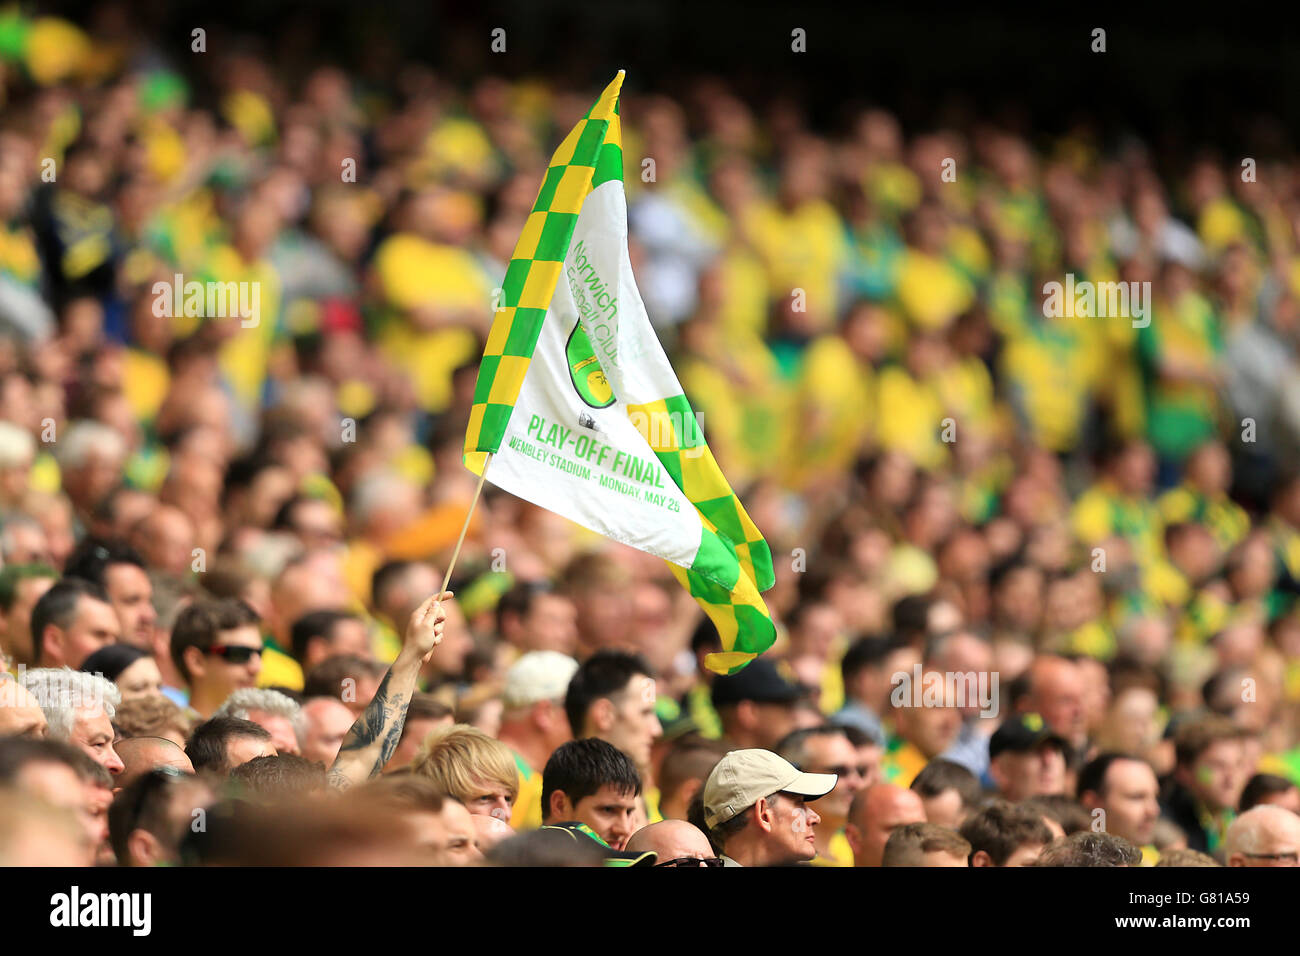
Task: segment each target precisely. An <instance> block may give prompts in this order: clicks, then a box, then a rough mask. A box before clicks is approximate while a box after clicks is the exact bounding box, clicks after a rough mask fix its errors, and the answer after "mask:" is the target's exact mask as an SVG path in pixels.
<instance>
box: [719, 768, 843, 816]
mask: <svg viewBox="0 0 1300 956" xmlns="http://www.w3.org/2000/svg"><path fill="white" fill-rule="evenodd" d="M838 779H839V778H838V777H836V775H835V774H833V773H803V772H802V771H801V770H799V768H798V767H796V766H795V765H794V764H792V763H790V761H788V760H784V759H782V758H781V757H778V756H777V755H776V754H774V753H772V751H770V750H733V751H731V752H730V753H729V754H727V755H726V756H725V757H723V758H722V759H721V760H719V761H718V764H717V766H716V767H714V768H713V772H712V773H710V774H709V779H708V780H706V781H705V782H704V822H705V823H707V824H708V825H709V826H711V827H716V826H717V825H718V824H719V823H726V822H727V821H728V820H730V819H731V818H732V817H734V816H736V814H738V813H742V812H744V811H745V810H748V809H749V808H750V807H752V806H753V805H754V804H756V803H757V802H758V801H759V800H760V799H761V798H762V797H770V796H771V795H772V794H774V793H778V792H781V791H785V792H786V793H797V794H799V795H800V796H801V797H806V798H808V799H810V800H815V799H817V798H818V797H824V796H826V794H828V793H830V792H831V791H832V790H834V789H835V783H836V781H837V780H838Z"/></svg>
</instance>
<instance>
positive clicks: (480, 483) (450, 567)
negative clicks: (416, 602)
mask: <svg viewBox="0 0 1300 956" xmlns="http://www.w3.org/2000/svg"><path fill="white" fill-rule="evenodd" d="M494 454H496V453H495V452H488V456H487V460H485V461H484V462H483V470H482V471H481V472H479V475H478V486H477V487H476V488H475V489H474V500H473V501H471V502H470V503H469V513H468V514H466V515H465V526H464V527H463V528H461V529H460V538H459V539H458V540H457V541H456V550H455V551H453V552H452V553H451V560H450V561H449V562H448V563H447V573H446V574H445V575H443V578H442V587H441V588H439V589H438V594H439V595H443V594H446V593H447V585H448V584H449V583H450V582H451V572H452V571H453V570H455V568H456V559H457V558H459V557H460V546H461V545H462V544H464V543H465V532H467V531H469V521H470V519H471V518H473V517H474V508H475V507H477V505H478V496H479V494H480V493H481V492H482V491H483V479H485V478H486V477H487V470H488V465H490V464H492V456H493V455H494ZM441 604H442V602H441V601H439V602H438V605H441Z"/></svg>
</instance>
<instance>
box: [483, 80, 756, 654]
mask: <svg viewBox="0 0 1300 956" xmlns="http://www.w3.org/2000/svg"><path fill="white" fill-rule="evenodd" d="M622 83H623V74H622V73H621V72H620V73H619V75H618V76H617V77H616V78H615V79H614V81H613V82H612V83H610V84H609V86H608V87H606V89H605V92H604V93H602V94H601V96H600V99H599V100H597V101H596V103H595V105H594V106H592V108H591V109H590V110H589V111H588V113H587V115H586V116H585V117H584V118H583V119H582V120H581V121H580V122H579V123H578V124H577V126H575V127H574V128H573V130H572V132H570V133H569V135H568V136H567V137H565V139H564V142H563V143H561V144H560V147H559V148H558V149H557V150H556V151H555V155H554V156H553V157H552V158H551V163H550V167H549V168H548V170H547V173H546V178H545V180H544V181H543V183H542V188H541V190H540V191H539V192H538V195H537V201H536V203H534V205H533V212H532V214H531V215H530V216H529V217H528V221H527V222H526V223H525V224H524V229H523V232H522V233H521V234H520V237H519V242H518V243H517V244H516V246H515V251H514V255H513V257H512V258H511V260H510V265H509V267H508V268H507V270H506V277H505V281H504V282H503V284H502V297H501V301H500V303H499V304H498V312H497V316H496V318H495V320H494V321H493V324H492V330H491V332H490V333H489V335H488V340H487V345H486V347H485V349H484V352H483V362H482V365H481V366H480V367H479V374H478V383H477V385H476V386H475V389H474V405H473V409H472V411H471V413H470V420H469V428H468V429H467V431H466V434H465V464H466V466H467V467H468V468H470V470H471V471H473V472H474V473H475V474H480V475H481V474H483V473H484V468H485V466H486V461H487V456H488V455H492V456H493V458H492V466H491V475H490V478H491V481H492V483H493V484H495V485H497V486H499V487H501V488H504V489H505V490H507V491H510V492H512V493H513V494H515V495H518V496H519V497H521V498H524V499H526V500H528V501H531V502H533V503H535V504H538V505H540V506H541V507H544V508H547V509H548V510H551V511H555V512H557V513H559V514H562V515H564V516H565V517H567V518H570V519H571V520H573V521H576V522H578V523H579V524H582V525H584V526H586V527H588V528H591V529H592V530H594V531H597V532H599V533H601V534H604V535H606V536H607V537H610V538H613V539H614V540H615V541H619V542H622V543H623V544H627V545H630V546H632V547H635V548H640V549H641V550H643V551H646V552H649V553H650V554H655V555H658V556H659V557H662V558H664V559H665V560H666V561H668V562H669V565H670V567H671V568H672V571H673V574H674V575H676V577H677V579H678V580H679V581H680V582H681V583H682V585H683V586H684V587H686V588H687V589H688V590H689V591H690V592H691V595H692V596H693V597H695V599H696V600H697V601H699V603H700V605H701V607H702V608H703V609H704V611H705V612H706V613H707V614H708V615H709V618H710V619H711V620H712V621H713V623H714V624H715V625H716V626H717V628H718V633H719V635H720V636H721V638H722V652H721V653H718V654H713V655H710V656H709V658H708V659H707V661H706V663H707V664H708V666H709V667H710V668H712V669H713V670H715V671H717V672H718V673H734V672H735V671H737V670H740V669H741V668H742V667H744V666H745V665H746V664H747V663H749V661H751V660H753V659H754V658H755V657H757V656H758V655H759V654H761V653H762V652H763V651H765V650H766V649H767V648H768V647H770V646H771V644H772V641H773V639H774V638H775V633H776V632H775V628H774V627H773V624H772V618H771V615H770V614H769V613H768V610H767V606H766V605H765V604H764V602H763V599H762V596H761V592H762V591H765V590H767V589H768V588H770V587H771V586H772V584H773V583H774V575H773V571H772V553H771V551H770V549H769V548H768V546H767V542H766V541H764V540H763V536H762V535H761V534H760V533H759V531H758V528H756V527H755V526H754V523H753V521H751V520H750V518H749V515H748V514H746V513H745V509H744V507H743V506H742V505H741V503H740V501H739V499H738V498H737V497H736V495H735V493H734V492H733V491H732V490H731V486H730V485H729V484H728V483H727V480H726V478H725V477H723V474H722V470H721V469H720V468H719V467H718V463H717V462H716V461H715V460H714V458H713V454H712V453H711V452H710V451H709V447H708V445H707V444H706V443H705V440H704V436H703V433H702V432H701V430H700V427H699V424H698V419H697V416H696V415H695V413H694V411H693V410H692V408H691V405H690V402H689V401H687V399H686V396H685V395H684V394H683V392H682V387H681V385H680V383H679V382H678V381H677V376H676V375H675V374H673V370H672V367H671V366H670V365H669V363H668V359H667V357H666V356H665V355H664V351H663V347H662V346H661V345H660V344H659V340H658V338H657V337H656V336H655V334H654V329H653V327H652V326H651V324H650V319H649V317H648V316H647V315H646V311H645V306H644V304H643V303H642V301H641V294H640V292H638V291H637V288H636V282H635V279H634V278H633V275H632V266H631V262H630V261H629V259H628V252H627V201H626V197H625V195H624V192H623V148H622V130H621V126H620V121H619V100H618V94H619V89H620V87H621V86H622ZM561 277H563V279H564V281H560V280H561Z"/></svg>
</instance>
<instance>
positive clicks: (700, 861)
mask: <svg viewBox="0 0 1300 956" xmlns="http://www.w3.org/2000/svg"><path fill="white" fill-rule="evenodd" d="M655 866H708V867H714V866H722V857H719V856H706V857H698V856H679V857H677V859H675V860H666V861H664V862H663V863H656V864H655Z"/></svg>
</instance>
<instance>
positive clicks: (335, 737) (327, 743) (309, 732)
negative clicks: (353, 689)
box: [302, 697, 356, 767]
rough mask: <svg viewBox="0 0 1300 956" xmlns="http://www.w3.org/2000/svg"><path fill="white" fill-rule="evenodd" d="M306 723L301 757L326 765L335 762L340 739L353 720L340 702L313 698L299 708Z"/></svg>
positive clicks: (328, 698)
mask: <svg viewBox="0 0 1300 956" xmlns="http://www.w3.org/2000/svg"><path fill="white" fill-rule="evenodd" d="M302 716H303V719H304V720H305V721H306V728H305V730H304V731H303V739H302V755H303V756H304V757H306V758H307V759H308V760H319V761H320V762H321V763H323V764H324V765H325V766H327V767H328V766H330V765H331V764H333V763H334V758H335V757H337V756H338V755H339V748H340V747H342V746H343V738H344V737H346V736H347V734H348V731H349V730H351V729H352V722H353V721H354V720H356V718H355V717H354V716H353V715H352V711H350V710H348V708H347V707H346V706H344V704H343V703H342V701H339V700H337V699H336V698H333V697H313V698H311V699H310V700H308V701H307V702H306V703H305V704H303V705H302Z"/></svg>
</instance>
